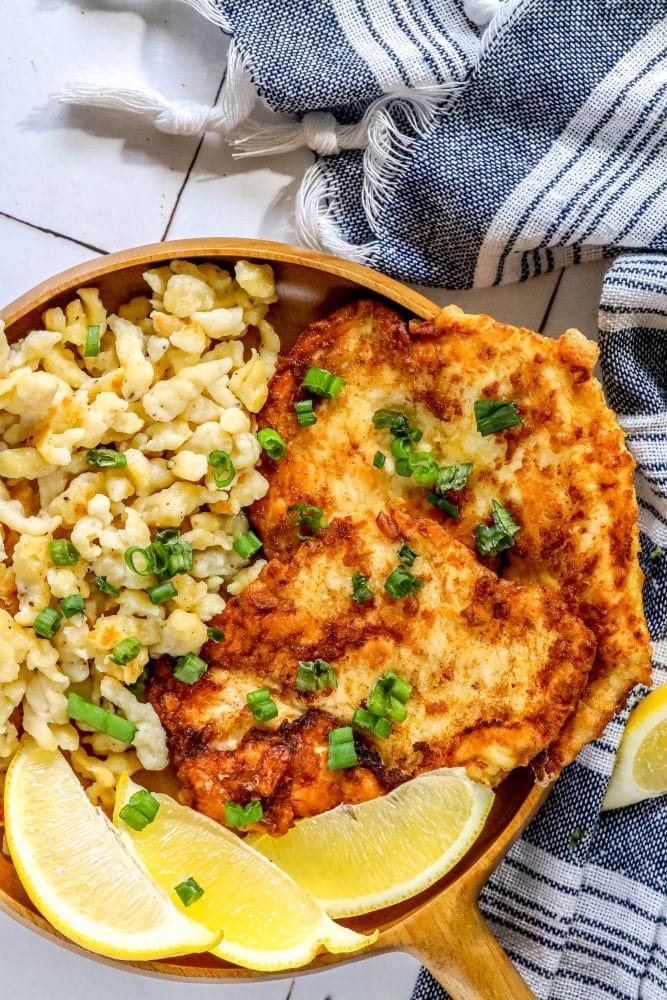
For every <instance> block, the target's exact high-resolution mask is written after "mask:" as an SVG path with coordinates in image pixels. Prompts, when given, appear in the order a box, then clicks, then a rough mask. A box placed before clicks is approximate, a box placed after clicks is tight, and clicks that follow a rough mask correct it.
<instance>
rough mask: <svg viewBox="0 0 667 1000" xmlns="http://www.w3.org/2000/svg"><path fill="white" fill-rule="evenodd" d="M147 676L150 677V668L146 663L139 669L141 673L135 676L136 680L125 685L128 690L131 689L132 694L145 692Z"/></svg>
mask: <svg viewBox="0 0 667 1000" xmlns="http://www.w3.org/2000/svg"><path fill="white" fill-rule="evenodd" d="M149 677H150V670H149V668H148V664H146V666H145V667H144V669H143V670H142V671H141V673H140V674H139V676H138V677H137V679H136V681H133V682H132V684H128V685H127V689H128V691H131V692H132V694H134V695H140V694H145V692H146V683H147V681H148V678H149Z"/></svg>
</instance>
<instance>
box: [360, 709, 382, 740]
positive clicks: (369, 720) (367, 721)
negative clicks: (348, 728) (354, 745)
mask: <svg viewBox="0 0 667 1000" xmlns="http://www.w3.org/2000/svg"><path fill="white" fill-rule="evenodd" d="M352 725H353V726H356V727H357V728H358V729H365V730H366V732H368V733H372V734H373V736H380V737H381V738H382V739H383V740H386V739H387V738H388V737H389V736H390V735H391V722H390V721H389V719H383V718H381V716H379V715H374V714H373V713H372V712H368V711H367V710H366V709H365V708H357V709H356V710H355V713H354V715H353V716H352Z"/></svg>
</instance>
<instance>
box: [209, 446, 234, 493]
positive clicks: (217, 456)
mask: <svg viewBox="0 0 667 1000" xmlns="http://www.w3.org/2000/svg"><path fill="white" fill-rule="evenodd" d="M208 460H209V462H210V463H211V466H212V467H213V470H214V472H213V479H214V480H215V485H216V486H217V487H218V489H221V490H224V489H225V487H226V486H229V484H230V483H231V481H232V480H233V478H234V476H235V475H236V469H235V468H234V463H233V462H232V457H231V455H229V454H228V453H227V452H226V451H212V452H211V454H210V455H209V456H208Z"/></svg>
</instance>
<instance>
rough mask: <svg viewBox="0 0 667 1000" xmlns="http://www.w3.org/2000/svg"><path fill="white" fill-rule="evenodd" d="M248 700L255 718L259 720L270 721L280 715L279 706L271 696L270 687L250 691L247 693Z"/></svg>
mask: <svg viewBox="0 0 667 1000" xmlns="http://www.w3.org/2000/svg"><path fill="white" fill-rule="evenodd" d="M246 701H247V702H248V706H249V708H250V711H251V712H252V715H253V718H254V719H256V720H257V722H269V721H270V720H271V719H275V718H276V717H277V715H278V706H277V705H276V703H275V701H274V700H273V698H272V697H271V692H270V691H269V689H268V688H260V689H259V690H258V691H250V692H249V693H248V694H247V695H246Z"/></svg>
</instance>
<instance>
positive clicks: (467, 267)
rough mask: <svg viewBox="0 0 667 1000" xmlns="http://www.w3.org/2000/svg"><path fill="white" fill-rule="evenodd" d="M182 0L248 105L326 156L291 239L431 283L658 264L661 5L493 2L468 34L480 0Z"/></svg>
mask: <svg viewBox="0 0 667 1000" xmlns="http://www.w3.org/2000/svg"><path fill="white" fill-rule="evenodd" d="M188 2H191V3H197V2H199V3H202V2H206V3H215V4H216V6H217V8H218V9H219V11H221V12H222V16H223V17H224V20H225V23H226V24H227V25H228V27H229V30H230V31H232V32H233V35H234V44H235V46H237V48H238V50H239V51H240V53H241V54H242V56H243V58H244V60H245V61H246V64H247V66H248V67H249V70H250V73H251V76H252V79H253V81H254V83H255V84H256V86H257V87H258V90H259V92H260V94H261V96H262V97H263V99H264V100H265V101H266V102H267V103H268V104H269V105H270V107H271V108H272V109H274V110H276V111H280V112H283V113H284V112H290V113H293V114H296V115H297V116H298V117H299V118H300V119H301V121H302V126H303V129H302V131H303V135H302V138H301V142H305V143H307V144H309V145H310V146H311V147H312V148H313V149H315V150H316V151H319V152H325V153H326V152H332V151H333V152H335V153H337V155H326V156H323V157H321V158H320V160H319V161H318V162H317V163H316V164H315V166H314V167H313V168H312V170H311V171H309V173H308V175H307V177H306V179H305V182H304V186H303V188H302V192H301V195H300V197H299V199H298V201H297V222H298V227H299V233H300V236H301V238H302V239H303V240H304V241H305V242H307V243H308V244H310V245H313V246H317V247H319V248H321V249H325V250H329V251H331V252H334V253H338V254H342V255H346V254H347V255H348V256H351V257H353V258H354V259H357V260H362V261H364V262H366V263H368V264H370V265H372V266H376V267H378V268H379V269H381V270H383V271H385V272H389V273H390V274H392V275H394V276H395V277H397V278H399V279H401V280H410V281H413V282H419V283H424V284H427V285H441V286H445V287H448V288H467V287H471V286H473V285H475V286H486V285H492V284H496V283H499V282H506V281H515V280H520V279H525V278H528V277H531V276H533V275H536V274H540V273H542V272H544V271H549V270H551V269H553V268H555V267H560V266H562V265H566V264H571V263H575V262H577V261H580V260H589V259H593V258H597V257H600V256H603V255H605V254H616V253H618V252H620V251H626V250H635V251H639V250H641V251H648V250H650V251H655V252H659V251H667V213H666V212H665V210H664V191H665V186H666V185H667V0H650V2H647V0H504V2H500V0H495V5H496V8H497V13H496V14H495V15H494V17H493V19H492V20H491V23H490V24H489V25H488V27H487V28H486V31H485V32H484V33H482V31H481V29H480V28H479V27H478V26H476V25H475V24H474V23H473V22H472V20H470V18H469V17H466V15H465V11H469V12H470V11H472V9H473V7H474V6H475V3H477V4H479V2H480V0H439V2H436V0H406V2H404V3H397V2H396V0H291V2H290V3H289V4H286V5H280V4H276V3H274V2H273V0H253V3H252V4H248V3H247V0H188ZM490 3H491V6H493V4H494V0H490ZM471 16H472V14H471ZM295 25H298V30H295V27H294V26H295ZM429 88H431V89H430V90H429ZM433 88H435V93H436V94H437V95H438V100H437V107H435V108H434V107H433V106H432V105H430V106H429V109H427V111H426V112H425V113H424V114H423V115H422V116H421V117H419V118H418V120H417V121H415V118H414V116H413V117H411V115H410V107H411V102H412V106H414V107H417V106H420V105H419V102H420V95H423V94H424V93H426V92H429V93H431V96H433ZM392 94H395V95H396V96H397V97H400V98H401V99H400V100H396V101H395V102H394V103H393V104H392V102H391V101H387V100H385V101H382V100H381V98H383V96H384V97H385V98H388V97H390V96H391V95H392ZM376 106H377V107H376ZM374 107H376V111H375V112H374V113H373V114H372V115H371V117H370V118H369V121H368V127H367V128H366V129H364V130H361V132H360V133H358V134H355V138H354V139H350V137H349V136H348V137H347V142H346V141H344V135H343V131H341V126H342V125H343V124H344V123H349V122H351V121H358V120H359V119H360V118H361V115H362V112H363V111H368V110H369V109H370V111H373V108H374ZM318 111H319V112H323V111H326V112H329V113H331V114H330V115H329V117H328V118H327V117H326V116H323V115H322V114H319V115H318V114H316V112H318ZM313 113H315V114H313ZM332 116H333V117H332ZM334 118H336V119H337V122H338V125H337V124H336V121H334ZM295 127H296V128H297V131H298V128H299V126H298V124H297V125H296V126H295ZM246 128H247V129H248V130H249V131H250V132H251V133H252V124H251V125H250V126H246ZM270 133H271V129H270V128H269V129H264V131H263V133H262V134H263V135H264V136H265V137H266V140H267V141H266V144H265V145H264V146H263V147H261V148H263V149H266V150H270V149H271V148H272V146H271V139H270ZM274 139H275V137H274ZM338 140H341V142H342V145H338ZM245 141H247V135H246V140H245ZM276 141H277V140H276ZM298 144H301V143H300V142H298V141H297V142H296V145H298ZM242 148H243V149H244V150H245V149H246V147H245V146H243V144H242ZM257 148H259V147H257V146H255V149H257ZM281 148H295V146H294V145H291V146H287V147H285V146H283V147H281ZM416 221H417V222H418V224H416Z"/></svg>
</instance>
